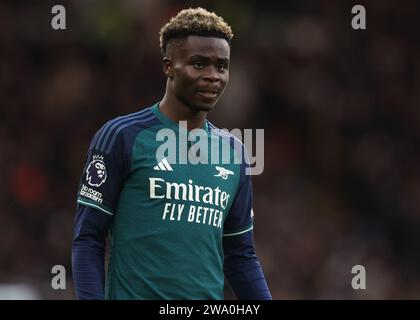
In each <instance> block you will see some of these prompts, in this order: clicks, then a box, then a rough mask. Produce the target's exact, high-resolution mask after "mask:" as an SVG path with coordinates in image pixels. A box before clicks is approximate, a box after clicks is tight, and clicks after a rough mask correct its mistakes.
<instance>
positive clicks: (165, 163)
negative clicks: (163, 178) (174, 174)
mask: <svg viewBox="0 0 420 320" xmlns="http://www.w3.org/2000/svg"><path fill="white" fill-rule="evenodd" d="M153 170H157V171H159V170H162V171H174V169H172V167H171V165H170V164H169V162H168V160H166V158H163V159H162V160H161V161H160V162H159V163H158V164H157V166H154V167H153Z"/></svg>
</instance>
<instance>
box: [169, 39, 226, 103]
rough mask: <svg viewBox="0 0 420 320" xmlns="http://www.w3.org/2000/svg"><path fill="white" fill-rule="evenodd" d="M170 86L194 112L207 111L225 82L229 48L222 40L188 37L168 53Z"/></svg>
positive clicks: (216, 99)
mask: <svg viewBox="0 0 420 320" xmlns="http://www.w3.org/2000/svg"><path fill="white" fill-rule="evenodd" d="M169 56H170V57H169V58H170V68H171V70H170V73H167V75H168V74H169V75H170V76H169V79H170V85H172V90H173V92H174V94H175V96H176V97H177V98H178V99H179V100H180V101H182V102H183V103H184V104H186V105H187V106H188V107H189V108H190V109H192V110H194V111H210V110H211V109H212V108H213V106H214V105H215V104H216V102H217V101H218V100H219V98H220V97H221V95H222V93H223V91H224V89H225V87H226V84H227V82H228V80H229V57H230V47H229V44H228V42H227V41H226V40H225V39H221V38H216V37H203V36H188V37H187V38H186V39H183V40H182V41H181V42H180V43H179V44H178V45H176V46H174V48H172V49H171V52H170V55H169Z"/></svg>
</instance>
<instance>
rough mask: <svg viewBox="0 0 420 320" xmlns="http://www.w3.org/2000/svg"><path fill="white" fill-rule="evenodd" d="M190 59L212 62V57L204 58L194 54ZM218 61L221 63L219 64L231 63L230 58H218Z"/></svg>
mask: <svg viewBox="0 0 420 320" xmlns="http://www.w3.org/2000/svg"><path fill="white" fill-rule="evenodd" d="M188 59H189V60H192V59H201V60H211V57H209V56H204V55H201V54H193V55H191V56H189V57H188ZM216 60H217V61H219V62H224V63H229V58H217V59H216Z"/></svg>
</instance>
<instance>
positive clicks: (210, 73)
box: [203, 66, 220, 81]
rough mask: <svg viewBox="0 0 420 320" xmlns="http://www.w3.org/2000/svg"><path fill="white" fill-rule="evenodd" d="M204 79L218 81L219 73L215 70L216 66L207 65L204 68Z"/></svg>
mask: <svg viewBox="0 0 420 320" xmlns="http://www.w3.org/2000/svg"><path fill="white" fill-rule="evenodd" d="M203 78H204V79H205V80H208V81H219V80H220V74H219V72H217V70H216V67H214V66H209V67H208V68H206V71H205V74H204V77H203Z"/></svg>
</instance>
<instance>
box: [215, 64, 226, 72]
mask: <svg viewBox="0 0 420 320" xmlns="http://www.w3.org/2000/svg"><path fill="white" fill-rule="evenodd" d="M226 69H227V66H226V65H224V64H219V65H218V66H217V70H219V71H225V70H226Z"/></svg>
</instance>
